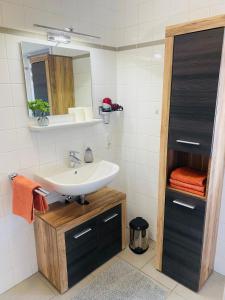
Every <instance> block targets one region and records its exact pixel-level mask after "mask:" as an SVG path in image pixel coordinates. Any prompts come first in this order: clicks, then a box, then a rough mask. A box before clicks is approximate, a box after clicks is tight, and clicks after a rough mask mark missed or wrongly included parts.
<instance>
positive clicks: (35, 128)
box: [28, 119, 102, 132]
mask: <svg viewBox="0 0 225 300" xmlns="http://www.w3.org/2000/svg"><path fill="white" fill-rule="evenodd" d="M99 123H102V120H101V119H93V120H90V121H84V122H64V123H54V124H49V125H48V126H38V125H33V124H30V125H28V127H29V129H30V130H31V131H36V132H41V131H50V130H54V129H60V128H72V127H85V126H92V125H97V124H99Z"/></svg>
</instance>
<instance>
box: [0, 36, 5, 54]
mask: <svg viewBox="0 0 225 300" xmlns="http://www.w3.org/2000/svg"><path fill="white" fill-rule="evenodd" d="M5 58H6V45H5V35H4V34H2V33H1V34H0V59H5Z"/></svg>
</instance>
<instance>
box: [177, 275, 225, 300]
mask: <svg viewBox="0 0 225 300" xmlns="http://www.w3.org/2000/svg"><path fill="white" fill-rule="evenodd" d="M224 287H225V276H222V275H220V274H218V273H216V272H214V273H213V274H212V275H211V276H210V278H209V279H208V280H207V282H206V284H205V285H204V286H203V288H202V289H201V290H200V292H199V293H194V292H192V291H191V290H189V289H187V288H185V287H184V286H182V285H180V284H178V285H177V287H176V288H175V290H174V292H175V293H177V294H178V295H180V296H182V297H183V298H184V299H186V300H190V299H191V300H192V299H193V300H206V299H207V300H222V299H223V293H224Z"/></svg>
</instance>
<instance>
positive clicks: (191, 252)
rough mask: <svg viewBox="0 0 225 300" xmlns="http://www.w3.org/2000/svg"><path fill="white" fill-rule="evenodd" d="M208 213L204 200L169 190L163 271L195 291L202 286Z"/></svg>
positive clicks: (167, 195) (166, 208)
mask: <svg viewBox="0 0 225 300" xmlns="http://www.w3.org/2000/svg"><path fill="white" fill-rule="evenodd" d="M204 217H205V202H204V201H203V200H199V199H197V198H195V197H191V196H186V195H184V194H182V193H179V192H174V191H171V190H169V189H168V190H167V192H166V206H165V221H164V241H163V267H162V271H163V273H165V274H166V275H168V276H170V277H171V278H173V279H175V280H176V281H178V282H180V283H181V284H183V285H185V286H187V287H188V288H190V289H192V290H194V291H197V290H198V288H199V279H200V268H201V257H202V243H203V230H204Z"/></svg>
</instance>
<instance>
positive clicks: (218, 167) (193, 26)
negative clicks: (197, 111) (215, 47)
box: [156, 15, 225, 288]
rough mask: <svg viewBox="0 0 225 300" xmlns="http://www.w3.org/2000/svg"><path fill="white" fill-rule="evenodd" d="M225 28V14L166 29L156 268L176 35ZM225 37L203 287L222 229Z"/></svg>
mask: <svg viewBox="0 0 225 300" xmlns="http://www.w3.org/2000/svg"><path fill="white" fill-rule="evenodd" d="M219 27H225V15H222V16H218V17H213V18H207V19H202V20H197V21H193V22H190V23H185V24H181V25H176V26H170V27H168V28H167V29H166V40H165V66H164V83H163V108H162V124H161V144H160V170H159V190H158V194H159V196H158V197H159V198H158V219H157V228H158V232H157V258H156V268H157V269H158V270H159V271H162V255H163V234H164V210H165V190H166V178H167V174H166V173H167V144H168V124H169V110H170V96H171V79H172V62H173V44H174V36H176V35H180V34H186V33H192V32H196V31H202V30H207V29H213V28H219ZM224 83H225V40H223V48H222V57H221V65H220V74H219V85H218V94H217V108H216V114H215V125H214V135H213V142H212V145H213V148H212V149H213V150H212V154H211V159H210V168H209V180H208V187H207V189H208V190H207V199H206V203H207V206H206V215H205V229H204V237H203V250H202V262H201V273H200V283H199V288H201V287H202V286H203V284H204V283H205V281H206V280H207V278H208V277H209V275H210V274H211V272H212V270H213V265H214V258H215V250H216V240H217V231H218V221H219V212H220V204H221V196H222V188H223V177H224V168H225V138H224V128H225V85H224Z"/></svg>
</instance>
